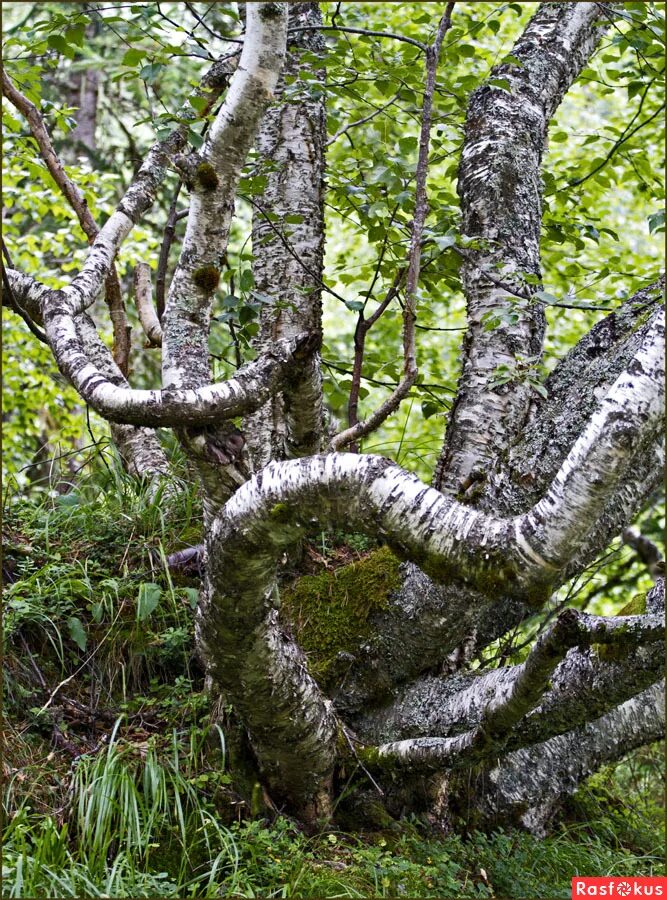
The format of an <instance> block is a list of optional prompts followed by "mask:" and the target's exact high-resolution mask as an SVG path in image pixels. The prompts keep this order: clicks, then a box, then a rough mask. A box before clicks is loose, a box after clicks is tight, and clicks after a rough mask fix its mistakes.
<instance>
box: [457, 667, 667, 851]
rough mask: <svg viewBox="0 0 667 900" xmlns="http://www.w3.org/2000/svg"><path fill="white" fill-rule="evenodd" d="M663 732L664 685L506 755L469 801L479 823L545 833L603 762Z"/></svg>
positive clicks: (485, 774) (482, 775) (484, 776)
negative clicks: (568, 799) (559, 809)
mask: <svg viewBox="0 0 667 900" xmlns="http://www.w3.org/2000/svg"><path fill="white" fill-rule="evenodd" d="M664 734H665V682H664V680H663V681H661V682H658V683H657V684H654V685H652V686H651V687H650V688H648V689H647V690H645V691H643V692H642V693H641V694H637V695H636V696H635V697H632V698H631V699H630V700H627V701H626V702H625V703H623V704H621V705H620V706H618V707H616V709H614V710H612V711H611V712H609V713H606V714H605V715H604V716H601V717H600V718H599V719H595V720H593V721H590V722H587V723H586V724H585V725H582V726H581V727H579V728H575V729H574V730H572V731H570V732H568V733H567V734H563V735H559V736H558V737H555V738H551V739H550V740H548V741H545V742H544V743H542V744H535V745H534V746H532V747H526V748H524V749H522V750H517V751H515V752H514V753H510V754H509V755H508V756H506V757H505V758H503V759H501V760H500V762H499V764H498V765H497V766H496V767H494V768H492V769H491V770H489V771H486V772H482V773H479V775H478V781H477V785H476V788H477V790H476V792H475V795H474V797H473V798H472V803H474V807H475V810H476V813H477V821H478V823H479V824H482V823H484V824H492V823H494V822H501V821H502V822H504V823H507V822H512V821H514V822H516V823H517V824H520V825H522V826H523V827H524V828H527V829H528V830H530V831H532V832H533V833H535V834H538V835H543V834H544V833H545V831H546V826H547V824H548V822H549V819H550V818H551V817H552V816H553V814H554V812H555V811H556V810H557V807H558V804H559V802H560V800H561V799H562V798H563V796H566V795H567V794H572V793H574V791H575V790H576V789H577V787H578V786H579V784H580V783H581V782H582V781H583V780H584V779H585V778H587V777H588V776H589V775H592V774H593V772H595V771H597V769H599V768H600V766H602V765H604V764H605V763H610V762H614V761H615V760H618V759H621V758H622V757H623V756H625V755H626V754H628V753H630V751H631V750H634V749H635V748H636V747H641V746H642V745H644V744H649V743H651V742H652V741H657V740H660V738H662V737H664Z"/></svg>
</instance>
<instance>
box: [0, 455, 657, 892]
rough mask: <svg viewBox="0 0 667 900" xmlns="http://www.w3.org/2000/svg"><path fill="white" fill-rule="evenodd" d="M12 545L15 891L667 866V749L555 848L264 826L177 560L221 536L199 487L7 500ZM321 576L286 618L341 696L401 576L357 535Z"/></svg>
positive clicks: (621, 782)
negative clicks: (353, 659) (206, 662)
mask: <svg viewBox="0 0 667 900" xmlns="http://www.w3.org/2000/svg"><path fill="white" fill-rule="evenodd" d="M109 488H112V490H110V489H109ZM3 533H4V543H5V552H4V557H3V571H4V574H5V618H4V633H3V650H4V659H3V665H4V710H3V713H4V718H5V721H4V745H3V774H4V783H3V803H4V812H5V816H4V849H3V888H2V891H3V896H6V897H54V898H56V897H58V898H60V897H82V896H86V897H98V896H99V897H101V896H107V897H162V896H164V897H179V898H180V897H183V898H185V897H218V896H239V897H313V898H314V897H374V896H378V897H384V896H386V897H462V898H465V897H507V898H515V897H516V898H519V897H560V896H562V897H569V891H570V887H569V885H570V878H571V877H572V875H573V874H591V875H605V874H624V875H631V874H642V875H647V874H651V873H658V872H660V871H661V868H660V865H661V863H660V860H661V859H662V854H663V849H662V848H663V846H664V828H663V825H662V819H663V809H662V806H661V803H660V796H661V792H662V788H661V783H662V782H661V779H662V757H661V751H660V749H659V748H653V749H650V748H649V749H644V750H642V751H638V752H637V753H635V754H633V755H632V757H631V758H629V759H628V760H626V761H624V762H622V763H621V764H619V765H617V766H615V767H613V768H610V769H608V770H605V771H604V772H601V773H599V774H598V775H596V776H595V778H593V779H592V780H591V781H590V782H589V783H588V784H587V785H586V786H585V787H583V788H582V789H581V790H580V791H579V792H578V793H577V795H575V797H574V798H573V800H572V801H571V803H570V804H569V805H568V808H567V810H566V818H565V820H564V822H562V823H561V824H560V825H559V826H558V827H557V829H556V830H555V832H554V834H553V835H552V836H550V837H549V838H547V839H545V840H538V839H536V838H533V837H531V836H529V835H526V834H523V833H519V832H516V831H512V830H504V831H497V832H494V833H493V834H482V833H477V832H473V833H471V834H469V835H466V836H460V835H457V834H448V835H435V834H433V832H432V831H427V830H425V829H424V827H423V826H422V825H420V824H419V823H418V822H416V821H413V822H404V823H401V825H400V828H396V827H395V826H394V827H393V828H392V829H391V831H387V832H383V831H373V832H359V833H355V834H349V833H342V832H338V831H330V832H327V833H325V834H322V835H318V836H315V837H313V836H308V835H306V834H304V833H303V832H302V831H301V830H299V828H298V827H297V826H296V825H295V824H294V823H293V822H291V821H289V820H288V819H285V818H281V817H279V816H278V817H277V818H275V819H274V820H273V821H269V820H268V819H266V818H261V819H260V818H257V817H254V818H253V816H252V812H253V807H252V803H249V802H248V801H247V797H245V795H244V796H243V797H242V796H241V795H240V794H239V793H238V791H237V786H236V785H235V783H234V778H233V772H232V771H231V770H230V763H229V759H230V755H231V750H230V749H229V748H228V746H227V743H226V735H225V733H224V731H223V730H222V729H221V728H220V727H219V726H218V725H216V724H215V722H216V721H219V718H220V717H219V713H220V712H224V710H216V711H215V712H216V715H213V713H214V710H212V709H211V702H210V699H209V697H208V695H207V694H206V692H205V690H204V676H203V672H202V671H201V667H200V665H199V663H198V661H197V658H196V654H195V653H194V640H193V619H194V608H193V607H194V604H195V603H196V598H197V590H198V582H197V579H196V577H193V576H190V575H188V574H187V573H181V574H180V575H179V576H178V577H177V576H176V574H174V573H170V572H169V571H168V569H167V567H166V565H165V557H166V555H167V554H169V553H171V552H174V551H175V550H178V549H180V548H183V547H187V546H190V545H192V544H196V543H198V542H199V541H200V540H201V511H200V507H199V503H198V500H197V496H196V493H195V491H194V489H191V488H188V487H187V486H185V488H184V490H183V492H182V493H181V495H180V497H179V501H178V503H177V504H176V505H175V506H173V505H172V504H170V503H169V502H168V501H167V500H166V498H165V499H164V500H161V499H160V498H157V501H154V500H153V501H152V500H151V499H150V498H149V497H148V496H147V494H146V492H145V491H144V490H143V489H142V488H141V487H138V486H137V485H136V484H135V483H134V482H133V481H131V480H130V479H126V478H125V477H124V476H123V475H122V473H120V472H119V471H118V470H117V469H116V468H113V467H112V468H111V469H110V470H108V471H107V470H106V469H105V470H104V471H103V472H102V473H101V474H100V473H97V475H96V477H95V479H92V478H91V479H90V481H88V482H86V481H82V482H81V483H80V484H79V486H78V488H77V491H76V492H75V493H71V494H67V495H65V496H63V497H61V496H51V497H44V496H42V498H41V499H40V500H38V501H35V500H27V499H25V498H24V499H17V498H15V499H13V500H12V501H11V502H8V503H6V505H5V509H4V518H3ZM300 565H301V568H302V570H305V571H309V572H311V573H312V574H308V575H306V576H303V577H302V578H301V579H300V580H293V581H292V582H291V583H290V586H289V587H288V588H286V589H285V590H284V591H283V603H284V607H283V611H284V614H285V615H287V616H289V617H290V618H291V619H292V620H293V621H294V623H295V625H296V628H297V631H298V633H299V637H300V639H301V640H302V642H303V644H304V646H305V648H306V650H307V652H308V653H309V658H310V663H311V665H312V666H313V669H314V670H315V671H316V672H317V674H318V676H319V677H320V678H323V679H324V680H326V677H327V675H331V673H332V671H333V668H332V663H333V661H334V660H335V659H336V658H337V657H338V655H339V654H341V653H345V652H346V651H348V650H350V649H352V647H353V645H354V644H355V642H357V641H358V640H359V638H360V637H361V638H363V636H364V634H365V633H366V629H367V628H368V627H369V617H370V616H371V615H372V613H373V611H374V610H376V609H379V608H381V607H382V606H383V605H384V604H386V603H387V598H388V595H389V594H390V592H391V590H392V589H393V588H394V587H395V586H396V585H397V584H398V577H399V572H398V561H397V560H396V559H395V557H393V556H392V555H391V554H390V553H389V551H387V550H386V549H385V548H381V547H380V548H377V547H373V546H372V545H370V544H369V543H368V542H367V541H364V540H363V539H360V538H359V537H358V536H349V535H340V534H339V535H320V536H319V537H317V538H316V539H314V540H313V541H312V542H311V544H309V545H308V546H307V547H306V548H305V550H304V556H303V558H302V560H301V564H300ZM223 719H224V716H223ZM231 743H232V741H231V733H230V745H231ZM264 808H265V809H266V806H264Z"/></svg>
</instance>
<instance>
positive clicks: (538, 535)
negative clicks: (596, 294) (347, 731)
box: [199, 316, 664, 808]
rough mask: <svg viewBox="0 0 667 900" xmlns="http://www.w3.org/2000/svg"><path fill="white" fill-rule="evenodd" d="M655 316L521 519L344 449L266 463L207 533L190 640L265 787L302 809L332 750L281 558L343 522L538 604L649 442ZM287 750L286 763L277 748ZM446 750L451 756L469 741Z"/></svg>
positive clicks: (654, 423)
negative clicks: (498, 514)
mask: <svg viewBox="0 0 667 900" xmlns="http://www.w3.org/2000/svg"><path fill="white" fill-rule="evenodd" d="M661 319H662V321H656V322H655V323H654V326H653V328H652V329H651V330H650V331H649V332H648V334H647V336H646V339H645V341H644V343H643V344H642V346H641V347H640V349H639V351H638V353H637V354H636V356H635V358H634V359H633V360H632V362H631V364H630V366H629V368H628V371H627V372H625V373H623V374H622V375H621V376H620V378H618V379H617V381H616V382H615V384H614V385H613V386H612V388H611V390H610V391H609V393H608V395H607V397H606V398H605V401H604V402H603V403H602V404H601V407H600V410H599V411H598V414H596V416H594V417H593V419H592V421H591V422H590V423H589V426H588V428H587V429H586V431H585V432H584V433H583V434H582V436H581V437H580V439H579V440H578V441H577V443H576V444H575V446H574V447H573V448H572V451H571V452H570V454H569V456H568V458H567V459H566V460H565V462H564V463H563V465H562V466H561V469H560V471H559V473H558V475H557V476H556V478H555V479H554V482H553V484H552V486H551V488H550V490H549V491H548V492H547V495H546V496H545V497H544V498H543V499H542V500H540V501H539V502H538V504H537V505H536V506H535V507H534V508H533V509H532V510H530V511H529V512H528V513H525V514H523V515H520V516H517V517H515V518H512V519H498V518H495V517H492V516H489V515H486V514H485V513H482V512H479V511H476V510H474V509H471V508H470V507H468V506H465V505H463V504H460V503H458V502H456V501H453V500H450V499H448V498H446V497H445V496H443V495H442V494H441V493H440V492H439V491H436V490H435V489H432V488H429V487H427V486H426V485H425V484H423V482H421V481H420V480H419V479H418V478H416V477H415V476H414V475H411V474H410V473H407V472H405V471H404V470H402V469H400V468H399V467H398V466H395V465H392V464H391V463H390V462H389V461H388V460H384V459H382V458H379V457H373V456H362V457H357V456H353V455H351V454H330V455H328V456H323V457H311V458H306V459H302V460H293V461H289V462H283V463H271V464H270V465H268V466H267V467H266V468H265V469H263V470H262V472H260V473H259V474H258V475H257V476H255V477H254V478H253V479H251V481H249V482H248V483H247V484H245V485H244V486H243V487H242V488H240V489H239V490H238V491H237V493H236V494H235V495H234V496H233V497H232V498H231V499H230V500H229V501H228V502H227V503H226V505H225V507H224V509H223V510H222V512H221V513H220V514H219V515H218V516H217V518H216V519H215V521H214V522H213V525H212V527H211V531H210V534H209V536H208V542H207V544H208V546H207V549H208V557H209V580H210V584H209V589H208V599H207V601H206V602H205V603H204V605H203V607H202V610H201V615H200V619H199V641H200V644H201V646H202V648H203V650H204V655H205V658H206V661H207V664H208V666H209V669H210V672H211V674H212V675H213V678H214V680H215V681H216V682H217V683H218V685H219V686H220V687H221V688H222V690H223V691H224V692H225V694H226V696H228V697H229V698H230V699H231V700H232V702H233V703H234V704H235V705H238V708H239V710H240V711H241V714H242V717H243V720H244V724H245V725H246V727H247V729H248V731H249V733H250V735H251V739H252V741H253V747H254V750H255V752H256V754H257V757H258V759H259V761H260V765H261V766H262V768H263V770H264V771H265V773H266V776H267V779H268V780H269V783H270V784H272V786H273V787H274V789H275V790H278V791H280V790H285V787H286V785H291V788H290V792H291V793H292V797H293V799H294V798H297V802H299V803H300V804H301V805H302V806H303V807H308V806H309V804H311V803H314V802H315V801H314V800H313V792H314V791H315V785H317V784H318V783H319V784H320V785H322V784H326V783H327V780H328V778H329V776H330V773H331V771H332V766H333V760H334V749H333V748H334V741H335V722H334V719H333V716H332V713H331V709H330V706H329V702H328V700H327V699H326V698H325V697H324V696H323V695H322V693H321V692H320V690H319V688H318V686H317V685H316V683H315V682H314V681H313V680H312V679H311V678H310V676H309V675H308V673H307V668H306V665H305V658H304V657H303V654H302V653H301V652H300V651H299V649H298V647H297V646H296V644H294V641H293V640H292V638H291V637H289V636H288V635H286V634H284V633H282V632H281V631H280V625H279V621H278V608H279V591H278V586H277V572H276V570H277V562H278V560H279V558H280V556H281V554H282V552H283V550H284V549H285V548H286V547H288V546H289V545H290V544H292V543H293V542H294V541H295V540H297V539H298V537H299V535H300V534H301V533H302V531H303V529H304V528H305V527H307V526H309V525H310V524H311V523H312V522H313V521H317V522H318V523H319V524H320V525H335V524H337V523H343V522H344V523H345V527H346V528H352V529H356V530H359V531H362V532H366V533H370V534H373V535H376V536H377V535H379V536H381V537H382V538H383V539H384V540H386V542H387V543H388V545H389V546H390V547H391V548H392V549H393V550H394V551H395V552H396V553H397V554H398V555H399V556H402V557H403V558H410V559H412V560H414V561H416V562H418V563H419V565H420V566H421V568H422V569H423V570H424V572H426V573H427V574H428V575H430V576H431V577H433V578H435V579H436V580H448V581H451V582H454V583H457V584H458V585H459V586H460V587H461V588H462V589H464V590H465V589H469V588H474V589H476V590H478V591H481V592H482V593H487V594H489V595H492V596H494V597H495V595H496V594H497V593H498V592H502V591H508V592H509V593H511V595H512V596H513V597H515V598H519V599H524V600H526V601H528V602H531V603H536V604H537V605H540V604H541V603H542V602H543V601H544V600H545V599H546V597H548V596H549V593H550V589H551V587H552V585H553V583H554V581H555V580H556V579H557V577H558V573H559V571H561V570H562V569H563V567H564V566H565V565H566V564H567V562H568V561H569V558H570V557H571V556H572V555H573V554H574V553H576V551H577V549H578V542H579V540H581V539H582V538H585V536H586V533H587V529H588V527H589V525H590V522H591V521H594V520H595V512H596V511H597V510H598V509H599V508H600V505H601V504H603V503H604V501H605V498H606V496H607V495H608V494H609V493H611V492H612V491H613V490H614V487H615V484H616V481H617V480H618V478H619V477H620V475H621V473H622V471H623V469H624V467H625V466H627V464H628V462H629V460H631V458H632V453H633V450H634V451H636V450H637V449H638V448H641V447H642V445H644V444H645V442H647V441H652V440H655V438H656V434H657V432H658V429H659V427H660V423H661V421H662V418H663V416H664V412H663V396H664V388H663V373H664V370H663V365H664V364H663V361H662V358H663V353H664V316H663V317H661ZM599 473H602V477H600V474H599ZM547 516H548V518H547ZM577 525H578V528H577ZM249 684H252V687H253V690H252V691H249V690H248V685H249ZM260 697H261V698H262V701H261V702H260V701H259V699H258V698H260ZM268 697H270V698H271V704H270V706H271V710H272V713H271V715H270V716H268V718H267V706H266V704H265V703H264V700H266V699H267V698H268ZM252 698H254V699H252ZM276 723H277V724H276ZM308 734H310V736H311V740H309V741H308V740H305V738H304V735H308ZM297 736H298V739H299V741H298V744H297V742H296V738H297ZM290 743H292V744H294V747H293V749H292V750H291V752H290V754H289V756H288V757H287V758H286V757H285V756H284V755H283V750H282V749H281V748H283V749H284V748H286V747H287V746H288V745H289V744H290ZM315 747H316V748H317V750H315V749H314V748H315ZM451 749H452V752H454V751H455V753H456V754H459V755H460V753H461V752H462V751H463V750H464V749H467V746H466V748H464V747H459V746H458V745H457V746H455V747H453V748H451ZM448 755H450V752H449V751H448ZM281 786H282V788H281ZM316 806H318V808H321V800H320V801H318V803H317V804H316Z"/></svg>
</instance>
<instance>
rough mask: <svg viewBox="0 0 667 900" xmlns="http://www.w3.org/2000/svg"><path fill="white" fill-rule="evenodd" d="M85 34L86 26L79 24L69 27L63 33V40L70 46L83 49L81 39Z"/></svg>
mask: <svg viewBox="0 0 667 900" xmlns="http://www.w3.org/2000/svg"><path fill="white" fill-rule="evenodd" d="M85 33H86V26H85V25H84V24H83V23H82V22H79V23H78V24H77V25H71V26H70V27H69V28H68V29H67V30H66V31H65V40H66V41H68V42H69V43H70V44H76V45H77V47H83V38H84V36H85Z"/></svg>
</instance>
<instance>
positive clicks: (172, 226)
mask: <svg viewBox="0 0 667 900" xmlns="http://www.w3.org/2000/svg"><path fill="white" fill-rule="evenodd" d="M182 187H183V180H182V179H180V178H179V180H178V184H177V185H176V190H175V191H174V196H173V199H172V201H171V206H170V207H169V213H168V214H167V224H166V225H165V229H164V234H163V236H162V244H161V245H160V257H159V259H158V264H157V278H156V279H155V303H156V306H157V316H158V319H159V321H160V322H161V321H162V316H163V315H164V307H165V293H166V290H165V282H166V277H167V265H168V264H169V250H170V249H171V245H172V243H173V240H174V235H175V234H176V222H177V221H178V214H177V212H176V203H177V201H178V195H179V194H180V192H181V188H182ZM185 213H186V214H187V210H186V211H185Z"/></svg>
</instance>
